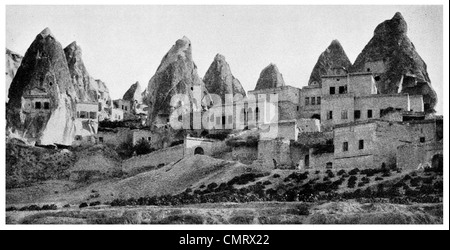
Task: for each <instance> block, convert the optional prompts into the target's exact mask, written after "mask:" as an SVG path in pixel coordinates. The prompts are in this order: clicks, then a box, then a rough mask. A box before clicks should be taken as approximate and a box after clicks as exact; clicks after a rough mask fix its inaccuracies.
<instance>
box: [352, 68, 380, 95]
mask: <svg viewBox="0 0 450 250" xmlns="http://www.w3.org/2000/svg"><path fill="white" fill-rule="evenodd" d="M348 81H349V85H348V91H349V93H352V94H354V95H355V96H368V95H374V94H377V87H376V84H375V80H374V78H373V76H372V74H371V73H369V74H366V73H356V74H350V76H349V80H348Z"/></svg>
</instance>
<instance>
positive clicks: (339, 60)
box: [308, 40, 352, 85]
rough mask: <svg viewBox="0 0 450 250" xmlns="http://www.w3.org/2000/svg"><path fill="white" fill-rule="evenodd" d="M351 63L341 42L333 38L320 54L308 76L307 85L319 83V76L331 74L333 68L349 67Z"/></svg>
mask: <svg viewBox="0 0 450 250" xmlns="http://www.w3.org/2000/svg"><path fill="white" fill-rule="evenodd" d="M351 65H352V63H351V62H350V60H349V59H348V57H347V54H346V53H345V51H344V48H343V47H342V45H341V43H340V42H339V41H338V40H333V41H332V42H331V44H330V45H329V46H328V47H327V49H326V50H325V51H324V52H322V54H320V56H319V59H318V60H317V62H316V65H315V66H314V68H313V71H312V72H311V76H310V77H309V81H308V85H315V84H319V85H320V84H321V83H322V79H321V76H323V75H328V74H331V71H332V69H333V68H342V67H343V68H345V69H349V68H350V67H351Z"/></svg>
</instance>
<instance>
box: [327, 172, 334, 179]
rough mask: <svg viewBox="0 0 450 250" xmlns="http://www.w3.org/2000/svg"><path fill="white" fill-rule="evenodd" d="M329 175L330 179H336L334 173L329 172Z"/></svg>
mask: <svg viewBox="0 0 450 250" xmlns="http://www.w3.org/2000/svg"><path fill="white" fill-rule="evenodd" d="M327 174H328V177H329V178H334V176H335V175H334V174H333V171H329V172H328V173H327Z"/></svg>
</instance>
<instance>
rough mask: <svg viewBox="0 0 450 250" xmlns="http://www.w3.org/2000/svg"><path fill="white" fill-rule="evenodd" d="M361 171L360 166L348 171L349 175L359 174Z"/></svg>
mask: <svg viewBox="0 0 450 250" xmlns="http://www.w3.org/2000/svg"><path fill="white" fill-rule="evenodd" d="M358 173H359V169H358V168H354V169H352V170H350V171H349V172H348V174H349V175H357V174H358Z"/></svg>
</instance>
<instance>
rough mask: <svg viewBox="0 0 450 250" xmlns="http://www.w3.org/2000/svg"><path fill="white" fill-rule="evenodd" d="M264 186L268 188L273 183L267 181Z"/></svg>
mask: <svg viewBox="0 0 450 250" xmlns="http://www.w3.org/2000/svg"><path fill="white" fill-rule="evenodd" d="M262 184H263V185H264V186H268V185H270V184H272V182H270V181H265V182H263V183H262Z"/></svg>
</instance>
